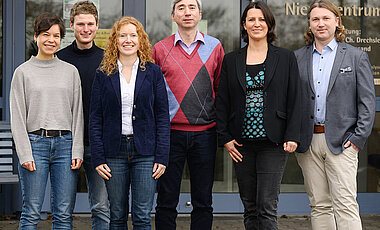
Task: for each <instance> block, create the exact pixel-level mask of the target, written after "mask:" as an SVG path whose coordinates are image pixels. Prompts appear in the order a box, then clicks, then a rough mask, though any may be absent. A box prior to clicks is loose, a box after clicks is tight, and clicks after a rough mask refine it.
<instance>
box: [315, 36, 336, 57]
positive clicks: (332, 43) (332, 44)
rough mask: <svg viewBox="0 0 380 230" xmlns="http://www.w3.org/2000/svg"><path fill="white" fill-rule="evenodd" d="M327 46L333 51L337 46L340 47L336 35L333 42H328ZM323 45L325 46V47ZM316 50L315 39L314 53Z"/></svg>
mask: <svg viewBox="0 0 380 230" xmlns="http://www.w3.org/2000/svg"><path fill="white" fill-rule="evenodd" d="M325 47H328V48H329V49H330V50H331V51H333V50H335V49H336V47H338V42H337V41H336V39H335V37H334V38H333V40H331V42H330V43H329V44H327V46H325ZM325 47H323V48H325ZM314 52H318V50H317V48H316V47H315V41H314V42H313V53H314Z"/></svg>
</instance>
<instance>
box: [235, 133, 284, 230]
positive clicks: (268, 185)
mask: <svg viewBox="0 0 380 230" xmlns="http://www.w3.org/2000/svg"><path fill="white" fill-rule="evenodd" d="M237 150H238V151H239V152H240V153H241V154H242V155H243V161H242V162H238V163H236V162H234V166H235V173H236V179H237V182H238V186H239V193H240V198H241V201H242V202H243V206H244V225H245V229H249V230H256V229H260V230H275V229H278V223H277V204H278V195H279V194H280V185H281V179H282V175H283V173H284V168H285V165H286V161H287V159H288V155H289V154H288V153H287V152H285V151H284V150H283V145H282V144H279V145H276V144H275V143H273V142H270V141H268V140H266V141H252V142H243V146H242V147H237Z"/></svg>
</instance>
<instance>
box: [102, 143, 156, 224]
mask: <svg viewBox="0 0 380 230" xmlns="http://www.w3.org/2000/svg"><path fill="white" fill-rule="evenodd" d="M106 162H107V165H108V167H109V168H110V169H111V175H112V177H111V178H110V179H109V180H108V181H107V180H106V187H107V192H108V198H109V201H110V213H111V220H110V229H111V230H114V229H123V230H124V229H128V226H127V220H128V212H129V188H131V192H132V202H131V203H132V207H131V212H132V224H133V229H134V230H142V229H144V230H145V229H147V230H150V229H151V225H150V221H151V216H150V213H151V211H152V208H153V200H154V193H155V191H156V180H155V179H154V178H153V177H152V175H153V165H154V156H153V155H152V156H143V155H139V154H137V152H136V148H135V144H134V141H133V139H127V138H125V137H124V136H123V138H122V140H121V146H120V152H119V154H118V155H117V156H116V157H107V158H106Z"/></svg>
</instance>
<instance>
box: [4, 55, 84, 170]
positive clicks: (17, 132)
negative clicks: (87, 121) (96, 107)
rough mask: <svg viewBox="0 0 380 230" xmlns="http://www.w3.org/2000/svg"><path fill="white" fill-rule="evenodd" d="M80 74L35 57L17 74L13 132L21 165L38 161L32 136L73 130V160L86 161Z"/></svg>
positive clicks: (59, 63) (13, 88) (56, 61)
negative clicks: (30, 138)
mask: <svg viewBox="0 0 380 230" xmlns="http://www.w3.org/2000/svg"><path fill="white" fill-rule="evenodd" d="M81 91H82V90H81V84H80V78H79V73H78V70H77V69H76V68H75V67H74V66H73V65H71V64H69V63H66V62H64V61H61V60H59V59H58V58H57V57H55V58H53V59H50V60H41V59H37V58H36V57H33V56H32V57H31V58H30V59H29V60H28V61H26V62H25V63H23V64H22V65H20V66H19V67H18V68H17V69H16V70H15V72H14V74H13V79H12V84H11V91H10V111H11V129H12V135H13V140H14V142H15V145H16V151H17V155H18V158H19V160H20V164H23V163H25V162H28V161H34V159H33V156H32V148H31V145H30V141H29V137H28V132H32V131H35V130H39V129H41V128H42V129H46V130H70V131H71V132H72V136H73V145H72V159H77V158H79V159H83V108H82V92H81Z"/></svg>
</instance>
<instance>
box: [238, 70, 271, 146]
mask: <svg viewBox="0 0 380 230" xmlns="http://www.w3.org/2000/svg"><path fill="white" fill-rule="evenodd" d="M264 75H265V64H264V63H262V64H257V65H247V72H246V74H245V79H246V82H247V85H246V89H247V94H246V100H245V116H244V124H243V133H242V138H243V139H263V138H266V137H267V134H266V132H265V129H264V116H263V101H264V100H263V98H264V97H263V89H264Z"/></svg>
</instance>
